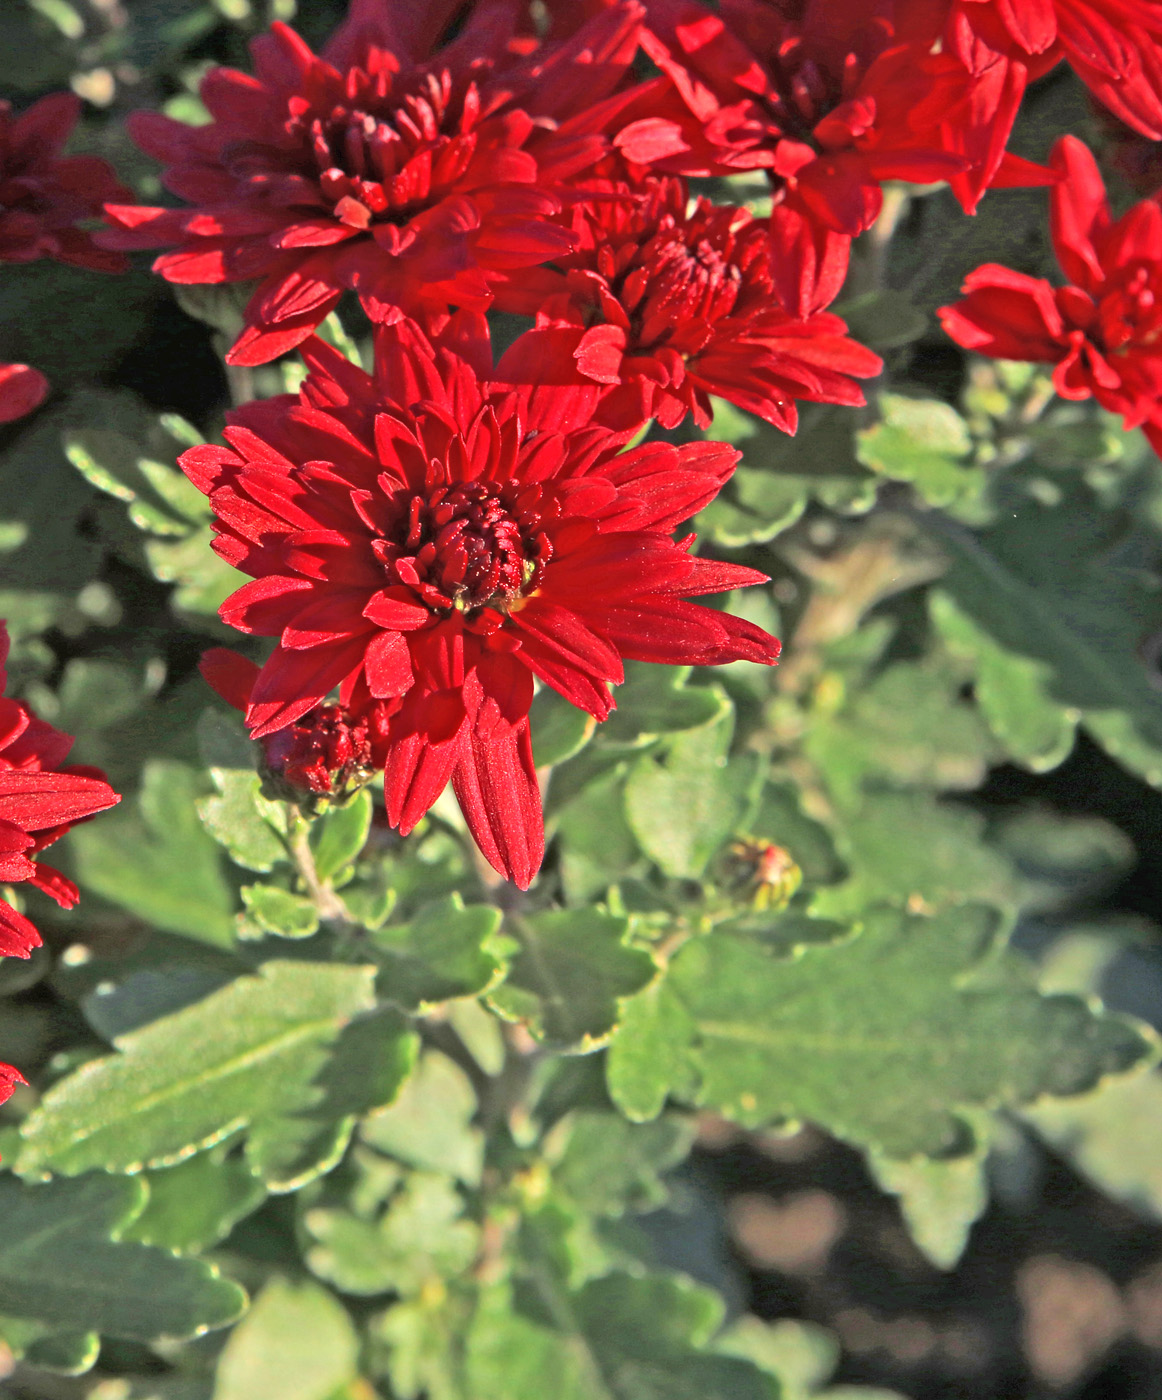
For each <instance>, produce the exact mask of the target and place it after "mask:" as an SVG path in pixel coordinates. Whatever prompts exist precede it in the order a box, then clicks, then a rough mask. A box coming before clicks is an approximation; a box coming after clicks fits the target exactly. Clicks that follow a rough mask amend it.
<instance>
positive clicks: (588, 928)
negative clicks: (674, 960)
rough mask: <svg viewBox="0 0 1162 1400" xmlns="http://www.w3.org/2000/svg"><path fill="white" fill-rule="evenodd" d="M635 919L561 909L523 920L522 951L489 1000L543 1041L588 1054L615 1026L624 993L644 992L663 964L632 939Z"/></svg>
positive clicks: (492, 1004) (502, 1014)
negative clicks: (634, 945) (630, 941)
mask: <svg viewBox="0 0 1162 1400" xmlns="http://www.w3.org/2000/svg"><path fill="white" fill-rule="evenodd" d="M628 929H629V922H628V920H626V919H620V918H615V917H614V916H612V915H610V914H601V913H599V912H598V911H597V910H596V909H569V910H565V909H558V910H549V911H546V912H544V913H541V914H536V915H533V916H531V917H529V918H527V919H523V920H522V921H521V923H520V925H519V928H518V929H517V940H518V943H519V951H518V952H517V953H516V955H515V956H514V958H513V960H512V963H511V966H510V968H509V973H508V977H507V978H506V980H505V981H504V982H503V983H502V984H501V985H500V986H499V987H497V988H496V989H495V990H494V991H493V992H491V993H490V994H489V997H488V1002H489V1005H490V1006H492V1007H493V1009H494V1010H495V1011H496V1012H497V1013H498V1014H499V1015H501V1016H503V1017H504V1018H505V1019H506V1020H510V1021H521V1022H523V1023H524V1024H525V1025H527V1026H528V1028H529V1030H530V1031H531V1032H532V1034H533V1035H534V1036H536V1038H537V1039H538V1040H543V1041H546V1042H548V1043H549V1044H552V1045H555V1046H558V1047H560V1048H566V1049H569V1050H576V1051H580V1052H581V1053H585V1052H587V1051H589V1050H594V1049H596V1048H597V1047H598V1046H599V1045H602V1044H603V1043H604V1042H605V1041H606V1040H608V1039H609V1037H610V1036H611V1035H612V1034H613V1031H614V1028H615V1027H616V1025H617V1020H618V1015H619V1011H620V1004H621V1000H622V998H624V997H628V996H632V995H633V993H634V992H637V991H640V990H641V989H642V987H644V986H645V985H646V984H647V983H648V982H650V981H651V980H652V978H653V977H654V974H655V973H656V971H657V968H656V966H655V964H654V960H653V958H652V957H651V956H650V955H649V953H647V952H644V951H643V950H642V949H640V948H632V947H629V946H627V944H626V941H625V939H626V934H627V932H628Z"/></svg>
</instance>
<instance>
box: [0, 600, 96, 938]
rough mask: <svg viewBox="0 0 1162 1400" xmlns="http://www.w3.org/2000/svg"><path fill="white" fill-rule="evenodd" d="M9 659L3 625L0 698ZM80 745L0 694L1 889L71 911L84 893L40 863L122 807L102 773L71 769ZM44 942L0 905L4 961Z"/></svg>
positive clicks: (6, 905)
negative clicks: (44, 898) (36, 895)
mask: <svg viewBox="0 0 1162 1400" xmlns="http://www.w3.org/2000/svg"><path fill="white" fill-rule="evenodd" d="M7 659H8V629H7V627H6V626H5V625H4V624H3V623H2V622H0V692H2V691H3V689H4V686H5V684H6V683H7V673H6V671H5V669H4V663H5V662H6V661H7ZM72 744H73V741H72V739H71V738H70V737H69V735H67V734H62V733H61V731H60V730H59V729H54V728H53V726H52V725H51V724H46V723H45V722H44V720H41V719H37V717H36V716H35V715H34V714H33V713H32V711H31V710H30V709H29V708H28V706H27V705H25V704H23V703H22V702H21V701H19V700H10V699H8V698H7V697H5V696H3V695H2V694H0V884H3V885H14V884H17V883H20V882H27V883H28V884H30V885H32V886H33V887H34V888H35V889H38V890H41V891H42V892H43V893H44V894H47V895H49V896H50V897H51V898H53V899H55V900H56V902H57V903H58V904H60V905H61V906H63V907H64V908H65V909H71V908H72V907H73V905H74V904H75V903H76V902H77V899H78V897H79V892H78V890H77V887H76V885H74V884H73V882H72V881H71V880H69V879H67V878H66V877H65V876H64V875H62V874H61V873H60V871H59V870H54V869H53V867H52V866H51V865H45V864H44V862H43V861H38V860H35V859H34V857H36V856H38V855H39V854H40V853H41V851H43V850H44V849H45V848H46V847H48V846H51V845H52V843H53V842H54V841H57V840H59V839H60V838H61V837H62V836H63V835H64V834H65V832H66V831H68V829H69V828H70V827H71V826H74V825H75V824H76V823H77V822H79V821H83V820H84V819H85V818H86V817H91V816H94V815H95V814H96V813H97V812H103V811H104V810H105V809H106V808H107V807H112V806H113V805H114V804H115V803H117V802H120V800H121V799H120V797H119V796H118V794H117V793H115V792H114V791H113V789H112V788H111V787H110V786H109V784H108V783H107V782H106V781H105V775H104V774H103V773H102V772H101V771H100V770H99V769H96V768H87V767H82V766H81V765H80V764H69V765H65V762H64V760H65V759H66V757H67V756H68V752H69V749H70V748H72ZM40 941H41V940H40V934H39V933H37V931H36V929H35V928H34V927H33V925H32V923H31V922H30V921H29V920H28V919H26V918H25V917H24V915H23V914H21V913H19V912H18V911H17V910H15V909H13V907H12V906H11V905H10V904H9V903H7V901H5V900H2V899H0V956H3V957H9V958H10V957H16V958H26V957H28V955H29V953H30V952H31V951H32V949H33V948H36V947H38V946H39V944H40Z"/></svg>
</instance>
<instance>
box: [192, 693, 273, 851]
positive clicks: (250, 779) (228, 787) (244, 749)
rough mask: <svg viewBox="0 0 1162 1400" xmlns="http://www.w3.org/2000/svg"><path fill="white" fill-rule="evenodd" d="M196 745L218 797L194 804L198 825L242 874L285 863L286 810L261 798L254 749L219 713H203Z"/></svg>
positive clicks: (236, 725)
mask: <svg viewBox="0 0 1162 1400" xmlns="http://www.w3.org/2000/svg"><path fill="white" fill-rule="evenodd" d="M198 745H199V747H200V749H201V750H202V756H203V758H204V760H205V761H206V763H208V764H209V766H210V777H211V779H212V780H213V783H214V786H215V787H216V788H217V789H218V793H219V795H218V796H217V797H202V798H199V799H198V802H197V804H196V806H197V811H198V816H199V817H200V818H201V820H202V825H203V826H204V827H205V828H206V830H207V831H208V832H209V833H210V835H211V836H212V837H213V838H214V840H215V841H217V842H218V844H219V845H220V846H224V847H225V848H226V850H227V852H228V853H229V855H230V859H231V860H233V861H234V863H235V864H236V865H241V866H242V867H244V868H245V869H246V870H256V871H259V872H262V873H265V872H266V871H269V870H273V869H274V867H275V866H276V865H280V864H282V863H284V862H285V861H286V860H287V859H288V857H287V850H286V845H285V842H284V841H283V839H282V838H283V837H285V835H286V809H285V807H283V806H282V805H281V804H278V803H274V802H270V801H269V800H268V799H266V798H265V797H263V795H262V782H261V779H260V778H259V776H258V773H257V771H256V769H255V760H256V753H255V746H254V745H253V744H252V743H251V742H250V741H249V740H248V739H247V738H246V735H245V731H244V730H243V729H242V726H241V724H240V723H238V722H236V721H235V720H234V718H233V717H227V716H226V715H225V714H223V713H222V711H221V710H206V711H205V713H204V714H203V715H202V718H201V719H200V720H199V721H198Z"/></svg>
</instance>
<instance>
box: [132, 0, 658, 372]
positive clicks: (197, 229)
mask: <svg viewBox="0 0 1162 1400" xmlns="http://www.w3.org/2000/svg"><path fill="white" fill-rule="evenodd" d="M524 8H525V7H524V6H522V5H520V4H517V3H516V0H490V3H482V4H478V5H476V6H475V8H474V9H473V10H472V11H471V12H470V14H469V16H468V18H467V20H466V21H465V23H464V28H463V30H462V31H461V33H460V34H459V35H458V36H457V37H456V39H455V40H454V41H452V42H451V43H448V44H445V45H444V46H442V47H440V46H439V39H440V37H441V33H442V31H443V30H444V29H445V28H446V26H447V23H448V21H449V19H450V18H451V17H452V16H453V15H454V13H455V11H456V9H457V6H456V5H455V4H454V3H451V2H450V0H441V3H438V4H433V5H430V6H427V7H423V6H407V7H403V6H399V5H390V4H388V3H387V0H360V2H359V3H356V4H355V5H354V6H353V9H352V13H351V16H350V18H349V19H348V21H347V22H346V24H345V25H344V26H343V27H342V28H341V29H340V30H339V31H338V32H337V33H336V35H335V36H334V38H333V39H332V40H331V42H330V43H329V44H328V46H327V48H326V49H325V50H324V53H323V55H322V56H321V57H316V55H315V54H313V53H312V52H311V50H310V49H309V48H308V47H307V45H306V44H305V43H304V42H303V40H302V39H301V38H299V36H298V35H297V34H296V33H295V32H294V31H293V30H291V29H289V28H288V27H287V26H286V25H284V24H276V25H274V26H273V28H272V29H271V31H270V33H269V34H266V35H264V36H262V37H260V38H258V39H256V40H255V41H254V42H253V44H252V45H251V51H252V53H253V55H254V64H255V73H256V76H254V77H250V76H248V75H247V74H245V73H240V72H236V71H235V70H233V69H227V68H218V69H214V70H213V71H212V72H210V73H209V74H208V75H207V77H206V78H205V79H204V80H203V83H202V89H201V92H202V99H203V101H204V102H205V104H206V106H207V107H208V108H209V110H210V112H211V115H212V117H213V120H212V121H211V122H210V123H209V125H207V126H201V127H189V126H184V125H183V124H181V123H180V122H176V121H173V120H172V119H170V118H169V117H165V116H162V115H160V114H158V113H155V112H139V113H137V114H135V116H134V117H133V118H131V129H132V132H133V135H134V137H135V139H136V140H137V142H138V144H139V145H141V146H142V148H143V149H144V150H146V151H147V152H149V154H151V155H153V156H155V157H156V158H157V159H159V160H161V161H163V162H164V163H165V164H166V165H167V166H168V169H167V171H166V175H165V183H166V185H167V187H168V188H169V189H170V190H172V191H173V192H174V194H176V195H179V196H181V197H182V198H183V199H187V200H189V201H190V202H191V203H193V204H195V205H196V206H197V207H196V208H194V209H190V210H178V209H146V208H119V207H110V208H109V209H108V211H107V213H108V216H109V218H110V219H111V221H112V222H113V224H115V225H116V228H115V230H113V231H111V232H110V233H108V234H106V235H105V237H106V241H107V242H108V243H109V245H110V246H115V247H119V248H156V247H166V246H175V251H173V252H170V253H166V254H164V255H163V256H162V257H160V258H158V259H157V261H156V262H155V263H154V268H155V270H156V271H158V272H160V273H162V275H163V276H165V277H166V278H168V279H169V280H170V281H171V282H187V283H218V282H245V281H250V280H251V279H259V286H258V288H257V290H256V291H255V293H254V295H253V296H252V298H251V299H250V302H249V305H248V307H247V309H246V328H245V330H244V331H243V333H242V335H241V336H240V337H239V339H238V341H237V342H236V343H235V345H234V347H233V349H232V350H231V351H230V354H229V355H228V356H227V358H228V359H229V360H230V361H231V363H234V364H243V365H252V364H261V363H263V362H264V361H266V360H270V359H273V358H274V357H275V356H276V355H279V354H281V353H282V352H283V351H285V350H288V349H290V348H291V347H292V346H294V345H298V344H299V343H300V342H301V341H303V340H304V339H305V338H306V337H307V336H308V335H310V334H311V332H312V331H313V330H314V328H315V327H316V326H317V325H318V324H319V322H320V321H322V320H323V318H324V317H325V316H326V315H327V314H328V313H329V312H330V311H331V310H332V309H333V308H334V307H335V305H336V304H337V302H338V301H339V298H340V296H341V294H342V292H343V291H344V289H351V290H354V291H355V292H357V293H358V294H359V296H360V298H361V300H362V302H363V305H364V307H365V308H366V310H367V311H368V313H369V314H370V315H371V316H372V317H373V318H374V319H377V320H392V319H394V318H395V317H396V316H398V315H399V314H400V312H401V309H402V311H403V312H405V313H407V314H418V313H420V312H421V311H430V310H432V309H436V310H440V311H443V310H445V309H446V308H447V307H448V306H449V305H453V306H466V307H471V308H474V309H478V310H480V309H483V308H485V307H486V306H487V305H488V302H489V299H490V290H491V287H492V284H493V283H494V282H495V281H496V280H497V279H498V278H500V277H503V276H504V275H506V274H507V273H508V272H510V271H511V270H512V269H514V268H523V267H529V266H532V265H534V264H536V263H539V262H542V261H544V260H545V259H546V258H548V257H551V256H553V255H554V254H558V253H562V252H565V251H567V249H568V247H569V246H570V244H569V241H568V238H567V235H566V233H565V231H564V229H563V228H561V227H560V226H559V225H557V224H554V223H552V222H550V219H549V216H550V215H553V214H555V213H557V212H558V211H559V209H560V207H561V204H560V200H559V198H558V192H559V190H560V189H561V187H562V186H563V185H564V184H565V183H566V182H568V181H569V180H570V179H572V178H573V177H574V176H576V175H577V174H578V173H579V172H581V171H583V170H585V169H586V168H588V167H589V166H591V165H592V164H593V163H594V162H595V161H596V160H598V159H599V158H600V157H601V155H602V154H603V153H604V151H605V150H606V149H607V148H608V147H607V140H606V138H605V137H604V136H602V135H601V134H600V131H601V128H602V126H603V125H604V124H605V122H606V121H607V120H608V115H609V114H608V110H607V109H605V108H603V107H602V105H601V103H600V102H599V101H598V99H600V98H602V97H604V96H605V95H606V94H607V93H609V92H611V91H612V89H613V88H614V87H615V86H616V85H617V83H618V82H619V80H620V79H621V78H622V76H623V75H624V73H625V71H626V69H627V67H628V65H629V63H630V62H631V61H632V59H633V56H634V53H635V52H636V49H637V33H638V25H639V18H640V15H641V9H640V7H639V6H638V5H636V4H635V3H633V0H620V2H619V3H618V4H617V5H615V6H613V7H612V8H610V9H609V10H608V11H606V12H604V13H602V14H600V15H598V16H596V17H595V18H594V19H593V20H592V21H591V22H590V23H588V24H586V25H584V26H582V27H581V28H580V29H579V30H578V31H577V33H576V34H574V35H573V36H572V37H571V38H570V39H569V40H568V41H566V42H563V43H560V44H556V45H552V46H551V47H549V48H547V49H542V48H538V47H536V46H535V45H530V44H529V43H528V42H525V41H522V40H519V39H517V38H515V37H514V36H515V34H516V28H517V20H518V18H519V16H520V14H521V13H522V12H523V10H524ZM530 48H531V50H532V51H531V52H530Z"/></svg>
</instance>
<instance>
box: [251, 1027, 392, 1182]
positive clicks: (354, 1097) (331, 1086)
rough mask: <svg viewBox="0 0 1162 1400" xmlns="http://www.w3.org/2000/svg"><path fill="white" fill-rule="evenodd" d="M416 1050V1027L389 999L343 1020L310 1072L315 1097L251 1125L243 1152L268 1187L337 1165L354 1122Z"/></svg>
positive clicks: (374, 1105) (386, 1098)
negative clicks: (314, 1074) (387, 1003)
mask: <svg viewBox="0 0 1162 1400" xmlns="http://www.w3.org/2000/svg"><path fill="white" fill-rule="evenodd" d="M418 1049H419V1042H418V1039H417V1037H416V1035H415V1032H414V1031H412V1030H411V1028H410V1026H409V1024H408V1022H407V1021H406V1020H405V1019H404V1017H403V1016H401V1015H400V1013H399V1012H398V1011H396V1010H395V1008H394V1007H391V1006H380V1007H376V1009H375V1010H374V1011H370V1012H367V1013H365V1014H364V1015H362V1016H358V1017H356V1019H355V1020H353V1021H351V1022H350V1023H349V1024H348V1025H346V1026H344V1027H343V1029H342V1031H341V1032H340V1033H339V1038H338V1040H336V1041H335V1043H334V1046H333V1048H332V1050H331V1054H330V1057H329V1058H328V1059H327V1061H326V1063H325V1064H324V1066H323V1068H322V1069H321V1071H320V1072H319V1074H318V1076H317V1078H316V1079H315V1090H316V1093H317V1095H318V1097H317V1100H316V1101H315V1102H314V1103H313V1104H311V1106H310V1107H309V1108H301V1109H299V1110H298V1111H297V1112H295V1113H288V1114H284V1115H282V1116H281V1117H272V1118H270V1119H268V1120H266V1121H264V1122H263V1123H261V1124H258V1125H256V1126H255V1128H254V1129H252V1131H251V1136H250V1142H249V1144H248V1148H247V1155H248V1157H249V1159H250V1163H251V1166H252V1167H253V1169H254V1170H255V1171H256V1172H257V1173H258V1174H259V1175H260V1176H261V1177H262V1179H263V1181H264V1182H265V1183H266V1185H267V1187H268V1188H269V1190H271V1191H275V1192H285V1191H294V1190H297V1189H298V1188H299V1187H300V1186H302V1185H304V1184H305V1183H306V1182H307V1181H310V1180H312V1179H313V1178H314V1177H316V1176H319V1175H320V1174H321V1173H323V1172H327V1171H330V1170H331V1168H332V1167H334V1166H336V1165H337V1163H338V1162H339V1159H340V1158H341V1157H342V1155H343V1153H344V1151H345V1150H346V1147H347V1143H348V1142H349V1141H350V1138H351V1134H352V1132H353V1131H354V1129H355V1124H356V1121H357V1120H358V1119H359V1118H361V1117H362V1116H363V1115H364V1114H367V1113H371V1112H373V1111H374V1110H375V1109H380V1108H383V1106H384V1105H385V1104H389V1103H391V1102H392V1101H393V1100H394V1099H395V1097H396V1095H397V1094H398V1093H399V1091H400V1087H401V1086H402V1085H403V1084H404V1083H405V1081H406V1080H407V1077H408V1075H409V1074H410V1073H411V1072H412V1069H413V1068H414V1066H415V1062H416V1055H417V1053H418Z"/></svg>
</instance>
